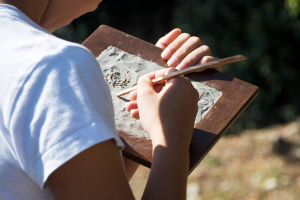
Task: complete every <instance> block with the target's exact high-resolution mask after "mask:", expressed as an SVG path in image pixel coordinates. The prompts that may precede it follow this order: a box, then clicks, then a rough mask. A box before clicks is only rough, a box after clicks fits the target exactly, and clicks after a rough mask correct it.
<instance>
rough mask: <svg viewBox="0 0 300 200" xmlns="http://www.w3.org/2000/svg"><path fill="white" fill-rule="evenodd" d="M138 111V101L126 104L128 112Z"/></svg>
mask: <svg viewBox="0 0 300 200" xmlns="http://www.w3.org/2000/svg"><path fill="white" fill-rule="evenodd" d="M134 109H138V105H137V102H136V101H130V102H127V103H126V110H127V111H128V112H130V111H131V110H134Z"/></svg>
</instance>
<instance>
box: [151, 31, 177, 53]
mask: <svg viewBox="0 0 300 200" xmlns="http://www.w3.org/2000/svg"><path fill="white" fill-rule="evenodd" d="M180 34H181V30H180V29H178V28H176V29H173V30H172V31H171V32H169V33H168V34H167V35H165V36H164V37H162V38H160V39H159V40H158V41H157V43H156V45H155V46H157V47H160V48H162V49H165V48H166V47H167V46H168V45H169V44H171V43H172V42H173V41H174V40H175V39H176V38H177V37H178V36H179V35H180Z"/></svg>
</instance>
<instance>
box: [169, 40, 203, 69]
mask: <svg viewBox="0 0 300 200" xmlns="http://www.w3.org/2000/svg"><path fill="white" fill-rule="evenodd" d="M201 45H202V43H201V40H200V38H198V37H190V38H189V39H188V40H187V41H186V42H185V43H184V44H183V45H182V46H181V47H180V48H179V49H178V50H177V51H176V52H175V53H174V54H173V55H172V57H171V58H170V60H168V66H169V67H176V66H177V65H178V64H179V63H181V61H182V60H183V59H185V58H186V57H188V56H190V55H189V54H190V53H192V52H194V51H196V50H197V49H198V48H199V47H200V46H201ZM202 49H203V48H202ZM194 54H195V53H194ZM198 57H199V56H198ZM196 62H197V61H196ZM196 62H195V63H196ZM191 66H192V65H191Z"/></svg>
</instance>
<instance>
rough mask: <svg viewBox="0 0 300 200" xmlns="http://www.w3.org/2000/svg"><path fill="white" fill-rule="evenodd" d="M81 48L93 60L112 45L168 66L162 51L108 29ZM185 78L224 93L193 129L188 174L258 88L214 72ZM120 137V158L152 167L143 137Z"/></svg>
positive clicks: (102, 30)
mask: <svg viewBox="0 0 300 200" xmlns="http://www.w3.org/2000/svg"><path fill="white" fill-rule="evenodd" d="M83 45H84V46H85V47H87V48H88V49H89V50H90V51H91V52H92V53H93V54H94V56H95V57H98V56H99V55H100V54H101V52H102V51H104V50H105V49H106V48H107V47H108V46H114V47H116V48H118V49H120V50H123V51H125V52H127V53H129V54H132V55H137V56H139V57H141V58H142V59H144V60H148V61H151V62H155V63H157V64H158V65H160V66H163V67H167V64H166V61H165V60H163V59H162V58H161V56H160V55H161V53H162V49H160V48H158V47H156V46H154V45H153V44H150V43H148V42H145V41H143V40H140V39H138V38H136V37H133V36H131V35H128V34H126V33H123V32H121V31H118V30H116V29H114V28H111V27H109V26H105V25H103V26H100V27H99V28H98V29H97V30H96V31H95V32H94V33H93V34H92V35H90V37H89V38H87V39H86V40H85V41H84V42H83ZM187 77H188V78H190V79H192V80H195V81H199V82H207V86H210V87H213V88H216V89H217V90H219V91H222V93H223V95H222V96H221V97H220V99H219V100H218V101H217V102H216V103H215V104H214V106H213V107H212V108H211V109H210V111H209V112H208V113H207V114H206V115H205V116H204V118H203V119H202V120H201V121H200V122H199V123H198V124H197V125H196V126H195V128H194V133H193V138H192V142H191V145H190V168H189V170H190V173H191V172H192V171H193V169H194V168H195V167H196V166H197V165H198V164H199V162H200V161H201V160H202V159H203V158H204V156H205V155H206V154H207V153H208V152H209V150H210V149H211V148H212V147H213V146H214V144H215V143H216V142H217V141H218V140H219V139H220V137H221V135H222V134H223V133H224V132H225V130H226V129H228V128H229V127H230V126H231V125H232V123H233V122H234V121H235V120H236V119H237V118H238V117H239V115H240V114H241V113H242V112H243V111H244V110H245V109H246V108H247V107H248V105H249V104H250V103H251V102H252V101H253V99H254V98H255V97H256V95H257V93H258V88H257V87H256V86H254V85H251V84H249V83H247V82H244V81H242V80H239V79H237V78H234V77H231V76H228V75H226V74H223V73H221V72H218V71H216V70H206V71H204V72H201V73H193V74H190V75H188V76H187ZM119 135H120V136H121V139H122V141H123V142H124V145H125V148H124V150H123V155H124V156H125V157H127V158H129V159H131V160H134V161H136V162H138V163H140V164H142V165H144V166H146V167H151V163H152V144H151V141H149V140H147V139H144V138H133V137H132V136H130V135H128V134H126V133H124V132H122V131H119Z"/></svg>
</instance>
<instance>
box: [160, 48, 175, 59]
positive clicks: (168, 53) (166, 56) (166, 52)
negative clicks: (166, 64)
mask: <svg viewBox="0 0 300 200" xmlns="http://www.w3.org/2000/svg"><path fill="white" fill-rule="evenodd" d="M171 56H172V52H171V51H170V50H169V49H165V50H164V51H163V52H162V54H161V57H162V58H163V59H165V60H168V59H170V58H171Z"/></svg>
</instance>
